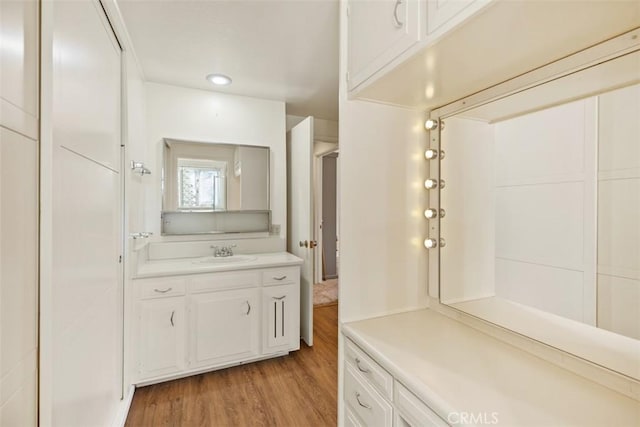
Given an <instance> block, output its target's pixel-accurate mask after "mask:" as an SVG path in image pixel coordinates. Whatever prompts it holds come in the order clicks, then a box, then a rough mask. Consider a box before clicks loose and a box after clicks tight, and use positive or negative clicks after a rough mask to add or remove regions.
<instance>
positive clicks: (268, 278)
mask: <svg viewBox="0 0 640 427" xmlns="http://www.w3.org/2000/svg"><path fill="white" fill-rule="evenodd" d="M298 280H300V268H299V267H282V268H270V269H268V270H264V271H263V272H262V285H263V286H272V285H285V284H288V283H298Z"/></svg>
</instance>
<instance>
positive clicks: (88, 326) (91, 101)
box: [41, 1, 123, 426]
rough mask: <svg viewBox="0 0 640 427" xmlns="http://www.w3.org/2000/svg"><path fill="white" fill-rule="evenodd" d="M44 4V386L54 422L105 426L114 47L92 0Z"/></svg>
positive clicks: (112, 381) (113, 329)
mask: <svg viewBox="0 0 640 427" xmlns="http://www.w3.org/2000/svg"><path fill="white" fill-rule="evenodd" d="M49 6H50V7H49V9H48V10H51V11H52V13H53V16H52V18H53V23H52V24H53V41H52V43H53V63H52V67H53V68H52V75H50V76H43V77H45V78H47V79H48V78H51V79H52V83H53V87H52V95H51V96H52V99H51V102H52V117H51V120H52V138H53V147H52V151H53V160H52V168H53V169H52V170H53V172H52V180H51V184H50V185H51V188H50V191H51V194H52V220H51V221H52V222H51V227H52V241H51V242H50V249H49V250H51V251H52V260H51V262H52V265H51V267H52V275H51V281H52V283H51V286H52V288H51V289H52V295H51V305H52V307H51V325H50V331H51V332H50V333H51V337H49V338H48V341H50V342H51V343H52V349H51V351H52V354H51V355H50V357H51V360H46V361H45V363H44V366H49V368H48V369H50V370H51V372H49V373H47V374H49V375H50V377H51V378H52V379H51V383H44V384H41V388H43V389H44V390H45V392H43V395H44V393H46V394H49V393H50V395H51V396H52V408H51V409H50V410H51V415H52V417H53V418H52V420H51V424H53V425H64V426H86V425H107V424H109V423H111V422H112V420H113V417H114V414H115V413H116V412H117V410H118V405H119V404H120V398H121V396H122V345H123V337H122V291H123V288H122V270H121V264H119V257H120V255H121V254H122V252H121V249H122V225H121V224H122V208H121V206H122V205H121V197H122V196H121V176H120V152H121V147H120V145H121V127H120V117H121V105H120V101H121V100H120V94H121V81H120V79H121V51H120V49H119V47H118V45H117V43H116V41H115V37H114V35H113V33H112V32H111V30H110V28H109V25H108V22H107V19H106V16H105V15H104V11H103V10H102V8H101V6H100V3H99V2H97V1H80V2H77V1H60V2H54V3H53V4H51V5H49ZM45 253H46V251H45ZM44 378H49V377H48V376H46V375H45V376H44ZM89 379H90V380H89ZM43 405H44V406H43V410H44V411H45V412H48V411H49V408H47V407H46V406H47V405H48V402H47V401H43Z"/></svg>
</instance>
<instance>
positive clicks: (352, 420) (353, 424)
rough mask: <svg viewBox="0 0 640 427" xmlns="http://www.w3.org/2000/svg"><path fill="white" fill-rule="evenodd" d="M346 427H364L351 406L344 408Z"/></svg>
mask: <svg viewBox="0 0 640 427" xmlns="http://www.w3.org/2000/svg"><path fill="white" fill-rule="evenodd" d="M344 427H364V426H363V425H362V423H361V422H360V420H359V419H358V417H357V416H356V414H354V413H353V411H352V410H351V407H349V405H345V407H344Z"/></svg>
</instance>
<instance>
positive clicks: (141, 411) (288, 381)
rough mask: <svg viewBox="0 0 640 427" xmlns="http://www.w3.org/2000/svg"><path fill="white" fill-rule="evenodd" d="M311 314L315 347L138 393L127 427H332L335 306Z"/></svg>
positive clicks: (335, 386) (334, 420) (335, 388)
mask: <svg viewBox="0 0 640 427" xmlns="http://www.w3.org/2000/svg"><path fill="white" fill-rule="evenodd" d="M313 312H314V327H313V330H314V346H313V347H307V346H306V345H305V344H304V343H301V347H302V348H301V349H300V350H299V351H296V352H293V353H291V354H289V355H288V356H284V357H278V358H276V359H270V360H265V361H261V362H256V363H251V364H247V365H242V366H236V367H233V368H228V369H223V370H220V371H215V372H209V373H206V374H201V375H196V376H193V377H189V378H184V379H180V380H175V381H170V382H166V383H162V384H156V385H151V386H147V387H142V388H139V389H137V390H136V393H135V396H134V398H133V403H132V405H131V410H130V411H129V417H128V418H127V423H126V427H138V426H145V427H146V426H153V427H163V426H170V427H174V426H175V427H177V426H184V427H192V426H193V427H199V426H283V427H289V426H291V427H302V426H335V425H336V423H337V394H338V384H337V381H338V379H337V378H338V360H337V359H338V355H337V353H338V306H337V304H336V305H329V306H326V305H325V306H321V307H315V308H314V310H313Z"/></svg>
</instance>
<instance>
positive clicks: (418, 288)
mask: <svg viewBox="0 0 640 427" xmlns="http://www.w3.org/2000/svg"><path fill="white" fill-rule="evenodd" d="M423 117H424V116H423V114H422V113H421V112H418V111H412V110H405V109H400V108H395V107H388V106H384V105H379V104H372V103H367V102H360V101H346V100H344V99H343V100H342V101H341V104H340V123H341V126H340V174H339V179H340V183H339V186H340V233H341V234H340V272H339V275H340V286H339V292H340V320H341V321H342V322H348V321H352V320H356V319H362V318H367V317H374V316H379V315H383V314H387V313H392V312H397V311H405V310H410V309H414V308H419V307H425V306H426V304H427V250H426V249H425V248H424V246H423V244H422V242H423V240H424V238H425V236H426V229H427V228H426V227H427V221H426V220H425V218H424V216H423V214H422V212H423V210H424V208H425V203H426V190H425V188H424V185H423V182H424V179H425V177H426V168H427V162H426V161H425V159H424V154H423V153H424V148H425V145H426V132H425V130H424V126H423Z"/></svg>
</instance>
